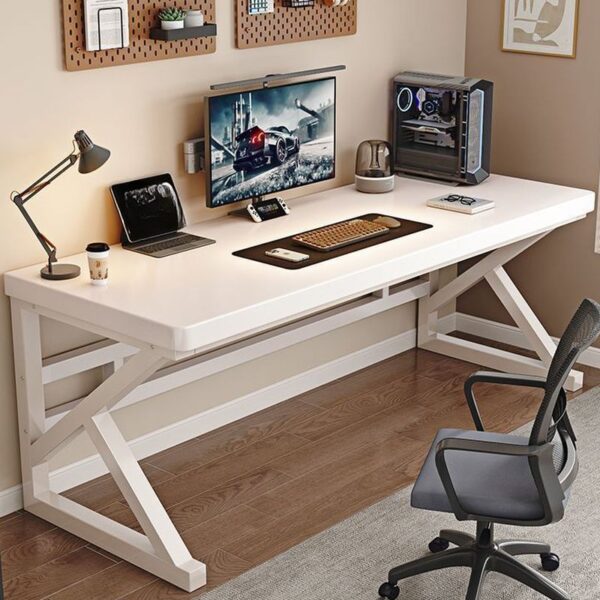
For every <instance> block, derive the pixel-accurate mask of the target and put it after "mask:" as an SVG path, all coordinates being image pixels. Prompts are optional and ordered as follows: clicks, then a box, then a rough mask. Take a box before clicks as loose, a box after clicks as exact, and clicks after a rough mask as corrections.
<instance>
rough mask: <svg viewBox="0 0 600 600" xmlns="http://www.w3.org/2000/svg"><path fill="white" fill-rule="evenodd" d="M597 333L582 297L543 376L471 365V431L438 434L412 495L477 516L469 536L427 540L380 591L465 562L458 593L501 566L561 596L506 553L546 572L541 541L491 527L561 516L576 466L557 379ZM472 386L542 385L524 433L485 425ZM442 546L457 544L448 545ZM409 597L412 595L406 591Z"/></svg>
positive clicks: (594, 313) (548, 564) (550, 557)
mask: <svg viewBox="0 0 600 600" xmlns="http://www.w3.org/2000/svg"><path fill="white" fill-rule="evenodd" d="M599 334H600V304H598V303H596V302H594V301H593V300H584V301H583V303H582V304H581V306H580V307H579V309H578V310H577V312H576V313H575V315H574V316H573V319H572V320H571V322H570V323H569V325H568V327H567V329H566V331H565V333H564V334H563V336H562V338H561V340H560V342H559V344H558V348H557V349H556V353H555V355H554V357H553V359H552V363H551V365H550V369H549V371H548V377H547V379H544V378H542V377H528V376H519V375H508V374H503V373H486V372H478V373H475V374H474V375H472V376H471V377H469V379H468V380H467V381H466V383H465V395H466V398H467V403H468V405H469V409H470V411H471V414H472V416H473V420H474V422H475V426H476V428H477V431H467V430H461V429H442V430H440V431H439V432H438V434H437V436H436V438H435V440H434V442H433V445H432V446H431V450H430V451H429V454H428V456H427V458H426V459H425V463H424V465H423V467H422V469H421V473H420V474H419V477H418V479H417V481H416V483H415V486H414V488H413V492H412V498H411V504H412V506H413V507H415V508H421V509H424V510H432V511H437V512H449V513H454V515H455V516H456V518H457V519H458V520H459V521H476V522H477V529H476V535H475V536H471V535H469V534H466V533H462V532H458V531H442V532H441V533H440V535H439V537H437V538H436V539H434V540H433V541H432V542H431V543H430V544H429V549H430V551H431V552H432V554H431V555H430V556H427V557H425V558H421V559H419V560H415V561H413V562H410V563H408V564H405V565H401V566H399V567H396V568H394V569H392V570H391V571H390V572H389V575H388V581H387V582H386V583H384V584H382V585H381V587H380V588H379V595H380V596H381V597H383V598H387V599H388V600H395V599H396V598H398V597H399V595H400V589H399V588H398V585H397V584H398V582H399V581H400V580H402V579H407V578H409V577H413V576H415V575H420V574H422V573H427V572H430V571H437V570H439V569H445V568H449V567H469V568H470V569H471V578H470V581H469V587H468V591H467V596H466V600H478V599H479V598H481V597H482V596H481V594H482V588H483V583H484V580H485V577H486V575H487V574H488V573H489V572H491V571H496V572H498V573H502V574H504V575H507V576H508V577H511V578H512V579H515V580H517V581H519V582H520V583H522V584H524V585H526V586H528V587H530V588H532V589H534V590H536V591H537V592H539V593H540V594H543V595H545V596H546V597H548V598H551V599H552V600H569V597H568V596H567V594H566V593H565V592H564V591H563V590H562V589H560V588H559V587H558V586H557V585H555V584H554V583H552V582H551V581H550V580H548V579H547V578H545V577H544V576H543V575H541V574H540V573H539V572H538V571H536V570H534V569H532V568H530V567H528V566H526V565H524V564H522V563H521V562H519V561H518V560H517V559H516V558H514V557H515V556H518V555H527V554H530V555H533V554H539V555H540V558H541V566H542V569H543V570H545V571H555V570H556V569H558V567H559V566H560V559H559V557H558V556H557V555H556V554H553V553H552V552H551V549H550V546H549V545H547V544H544V543H541V542H530V541H509V540H496V539H495V538H494V524H495V523H503V524H508V525H518V526H526V527H539V526H543V525H548V524H550V523H555V522H557V521H560V520H561V519H562V518H563V515H564V511H565V506H566V504H567V501H568V499H569V494H570V490H571V486H572V484H573V481H574V480H575V477H576V475H577V471H578V464H579V463H578V459H577V450H576V437H575V434H574V432H573V427H572V426H571V422H570V421H569V417H568V415H567V396H566V393H565V391H564V389H563V385H564V383H565V380H566V379H567V377H568V375H569V372H570V371H571V369H572V368H573V365H574V364H575V362H576V361H577V358H578V357H579V355H580V354H581V353H582V352H583V351H584V350H585V349H587V348H588V347H589V346H590V345H591V344H592V343H593V342H594V341H595V340H596V338H597V337H598V335H599ZM477 383H495V384H505V385H511V386H526V387H532V388H540V389H543V390H544V392H545V393H544V398H543V400H542V403H541V406H540V409H539V411H538V414H537V416H536V418H535V421H534V423H533V428H532V430H531V434H530V436H529V439H528V438H526V437H519V436H515V435H504V434H498V433H490V432H486V431H485V430H484V427H483V422H482V419H481V415H480V413H479V409H478V407H477V403H476V401H475V396H474V393H473V387H474V385H475V384H477ZM450 544H454V545H456V546H458V547H457V548H453V549H448V548H449V546H450ZM411 600H415V599H414V598H412V599H411Z"/></svg>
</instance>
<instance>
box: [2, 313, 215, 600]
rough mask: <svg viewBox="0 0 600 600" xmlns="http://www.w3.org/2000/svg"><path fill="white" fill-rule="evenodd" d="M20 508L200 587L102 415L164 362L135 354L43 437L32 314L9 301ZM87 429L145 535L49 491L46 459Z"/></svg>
mask: <svg viewBox="0 0 600 600" xmlns="http://www.w3.org/2000/svg"><path fill="white" fill-rule="evenodd" d="M13 331H14V347H15V370H16V375H17V382H18V385H17V388H18V400H19V422H20V425H19V427H20V434H21V456H22V471H23V481H24V489H25V507H26V509H27V510H28V511H29V512H32V513H33V514H35V515H37V516H39V517H41V518H43V519H46V520H47V521H50V522H52V523H54V524H55V525H57V526H58V527H62V528H63V529H66V530H67V531H70V532H71V533H73V534H74V535H77V536H79V537H81V538H83V539H86V540H88V541H90V542H92V543H94V544H96V545H97V546H99V547H101V548H104V549H106V550H107V551H109V552H111V553H113V554H116V555H117V556H120V557H121V558H123V559H124V560H127V561H129V562H131V563H133V564H135V565H137V566H139V567H141V568H142V569H145V570H146V571H149V572H151V573H153V574H154V575H156V576H158V577H160V578H162V579H165V580H166V581H169V582H170V583H173V584H174V585H176V586H178V587H180V588H182V589H184V590H186V591H188V592H191V591H194V590H196V589H198V588H199V587H202V586H203V585H205V584H206V566H205V565H204V564H203V563H201V562H199V561H197V560H194V559H193V558H192V556H191V554H190V553H189V551H188V549H187V548H186V546H185V544H184V542H183V540H182V539H181V536H180V535H179V533H178V532H177V530H176V529H175V526H174V525H173V523H172V521H171V519H170V518H169V516H168V514H167V512H166V511H165V509H164V507H163V506H162V505H161V503H160V501H159V499H158V497H157V496H156V493H155V492H154V490H153V489H152V487H151V486H150V483H149V482H148V480H147V478H146V476H145V475H144V472H143V471H142V469H141V467H140V466H139V464H138V462H137V460H136V458H135V456H134V454H133V452H132V451H131V449H130V448H129V446H128V444H127V442H126V441H125V439H124V438H123V435H122V434H121V432H120V431H119V429H118V427H117V426H116V424H115V422H114V420H113V418H112V416H111V415H110V413H109V412H108V411H109V410H110V408H111V407H113V406H114V405H115V404H117V403H118V402H119V401H120V400H121V399H122V398H124V397H125V396H126V395H127V394H128V393H129V392H130V391H131V390H133V389H134V388H135V387H136V386H137V385H139V384H140V383H142V382H143V381H145V380H146V379H147V378H148V377H149V376H150V375H152V374H153V373H154V372H155V371H156V370H157V369H159V368H160V367H161V366H163V365H165V364H166V363H167V362H169V361H168V360H166V359H165V358H164V357H162V356H161V355H160V354H159V353H158V352H156V351H155V350H151V349H147V350H140V352H138V353H137V354H136V355H134V356H133V357H132V358H130V359H129V360H128V361H127V362H126V363H125V364H124V365H123V366H122V367H121V368H120V369H118V370H117V371H115V373H114V374H113V375H112V376H111V377H109V378H108V379H107V380H105V381H104V382H103V383H102V384H101V385H100V386H98V387H97V388H96V389H95V390H94V391H93V392H92V393H91V394H90V395H89V396H87V398H85V399H83V400H82V401H81V402H80V403H79V404H78V405H77V406H76V407H75V408H73V409H72V410H71V411H70V412H69V413H67V414H66V415H65V416H64V417H63V418H62V419H61V420H60V421H59V422H58V423H56V424H55V425H54V426H53V427H51V428H50V429H49V430H48V431H45V425H44V422H45V407H44V396H43V383H42V359H41V345H40V337H39V334H40V328H39V315H37V314H36V313H35V312H34V309H32V308H31V307H28V306H27V305H25V304H21V303H19V302H13ZM84 429H85V430H86V431H87V432H88V434H89V436H90V438H91V440H92V442H93V444H94V445H95V446H96V448H97V450H98V452H99V454H100V456H101V457H102V459H103V460H104V462H105V464H106V466H107V467H108V469H109V471H110V473H111V475H112V476H113V478H114V480H115V483H116V484H117V486H118V487H119V489H120V490H121V492H122V493H123V496H124V497H125V499H126V500H127V502H128V504H129V506H130V508H131V510H132V511H133V513H134V514H135V516H136V517H137V519H138V522H139V523H140V525H141V526H142V529H143V530H144V532H145V534H146V535H142V534H141V533H138V532H137V531H135V530H133V529H130V528H128V527H125V526H123V525H121V524H119V523H116V522H115V521H112V520H110V519H108V518H107V517H105V516H103V515H101V514H99V513H97V512H95V511H93V510H90V509H88V508H86V507H84V506H81V505H80V504H77V503H76V502H73V501H72V500H69V499H67V498H64V497H63V496H61V495H60V494H57V493H55V492H53V491H52V490H51V489H50V485H49V477H48V466H47V461H48V457H49V456H51V455H52V454H53V453H55V452H56V451H57V450H58V449H59V448H61V447H63V446H64V445H65V444H66V443H68V441H69V440H70V439H72V438H73V437H74V436H75V435H76V434H77V433H78V432H80V431H83V430H84Z"/></svg>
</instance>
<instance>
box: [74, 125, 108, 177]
mask: <svg viewBox="0 0 600 600" xmlns="http://www.w3.org/2000/svg"><path fill="white" fill-rule="evenodd" d="M75 142H76V143H77V147H78V148H79V172H80V173H92V172H93V171H95V170H96V169H99V168H100V167H101V166H102V165H103V164H104V163H105V162H106V161H107V160H108V159H109V158H110V152H109V151H108V150H107V149H106V148H102V147H101V146H96V145H95V144H94V142H92V140H91V139H90V137H89V136H88V134H87V133H86V132H85V131H83V130H82V131H78V132H77V133H76V134H75Z"/></svg>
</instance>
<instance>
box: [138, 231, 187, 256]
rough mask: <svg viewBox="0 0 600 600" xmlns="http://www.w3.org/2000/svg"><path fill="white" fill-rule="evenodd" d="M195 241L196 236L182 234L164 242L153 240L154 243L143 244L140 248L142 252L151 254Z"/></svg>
mask: <svg viewBox="0 0 600 600" xmlns="http://www.w3.org/2000/svg"><path fill="white" fill-rule="evenodd" d="M197 241H198V238H197V237H196V236H195V235H182V236H179V237H176V238H172V239H170V240H165V241H164V242H155V243H154V244H149V245H147V246H143V247H142V248H143V250H144V252H147V253H148V254H153V253H155V252H161V251H162V250H170V249H171V248H177V247H178V246H185V245H186V244H192V243H194V242H197Z"/></svg>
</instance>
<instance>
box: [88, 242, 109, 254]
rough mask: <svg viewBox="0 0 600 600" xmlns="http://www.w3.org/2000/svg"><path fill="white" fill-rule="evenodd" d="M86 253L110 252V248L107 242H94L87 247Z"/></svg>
mask: <svg viewBox="0 0 600 600" xmlns="http://www.w3.org/2000/svg"><path fill="white" fill-rule="evenodd" d="M85 250H86V252H108V251H109V250H110V246H109V245H108V244H106V243H105V242H93V243H91V244H88V245H87V248H86V249H85Z"/></svg>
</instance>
